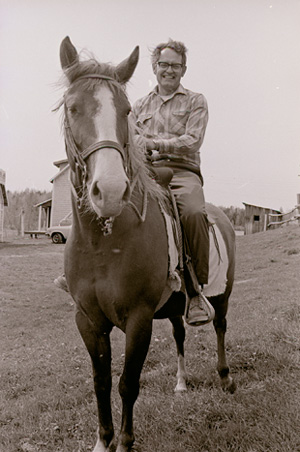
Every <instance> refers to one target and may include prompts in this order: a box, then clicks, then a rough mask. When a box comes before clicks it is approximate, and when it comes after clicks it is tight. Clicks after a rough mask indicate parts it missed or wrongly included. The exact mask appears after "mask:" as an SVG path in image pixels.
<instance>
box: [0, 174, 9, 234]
mask: <svg viewBox="0 0 300 452" xmlns="http://www.w3.org/2000/svg"><path fill="white" fill-rule="evenodd" d="M6 206H8V200H7V195H6V189H5V171H4V170H2V169H0V242H3V226H4V207H6Z"/></svg>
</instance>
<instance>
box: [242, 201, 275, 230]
mask: <svg viewBox="0 0 300 452" xmlns="http://www.w3.org/2000/svg"><path fill="white" fill-rule="evenodd" d="M243 204H244V206H245V234H254V233H255V232H262V231H266V230H267V226H268V223H269V218H270V215H271V214H273V215H274V214H277V215H278V214H280V213H281V212H280V210H275V209H270V208H267V207H260V206H255V205H253V204H247V203H245V202H243Z"/></svg>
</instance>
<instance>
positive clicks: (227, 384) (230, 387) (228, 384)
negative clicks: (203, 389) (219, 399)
mask: <svg viewBox="0 0 300 452" xmlns="http://www.w3.org/2000/svg"><path fill="white" fill-rule="evenodd" d="M221 385H222V389H223V391H225V392H229V394H233V393H234V392H235V391H236V384H235V381H234V380H233V378H231V377H228V378H226V381H222V382H221Z"/></svg>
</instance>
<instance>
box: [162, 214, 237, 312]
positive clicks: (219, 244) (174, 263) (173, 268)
mask: <svg viewBox="0 0 300 452" xmlns="http://www.w3.org/2000/svg"><path fill="white" fill-rule="evenodd" d="M162 212H163V215H164V218H165V224H166V230H167V236H168V246H169V278H168V280H167V284H166V287H165V289H164V291H163V293H162V296H161V300H160V302H159V304H158V306H157V309H156V311H158V310H159V309H160V308H161V307H162V306H163V305H164V304H165V303H166V302H167V301H168V299H169V298H170V296H171V294H172V292H178V291H180V288H181V279H180V276H179V273H178V270H177V267H178V263H179V254H178V248H177V245H176V243H178V240H177V237H176V231H174V223H175V221H174V219H173V217H171V216H170V215H169V214H168V213H167V212H166V211H165V210H164V209H162ZM208 221H209V275H208V284H206V285H204V287H203V294H204V295H205V296H206V297H214V296H217V295H221V294H223V293H224V292H225V290H226V283H227V270H228V264H229V259H228V255H227V249H226V245H225V242H224V239H223V237H222V234H221V231H220V229H219V228H218V226H217V225H216V223H214V222H213V220H212V218H210V217H209V216H208Z"/></svg>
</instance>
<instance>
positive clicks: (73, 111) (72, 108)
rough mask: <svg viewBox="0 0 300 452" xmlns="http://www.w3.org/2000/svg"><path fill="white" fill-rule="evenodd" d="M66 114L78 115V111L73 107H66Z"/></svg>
mask: <svg viewBox="0 0 300 452" xmlns="http://www.w3.org/2000/svg"><path fill="white" fill-rule="evenodd" d="M68 112H69V113H70V114H71V115H75V114H76V113H78V109H77V108H76V107H75V105H72V106H71V107H68Z"/></svg>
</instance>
